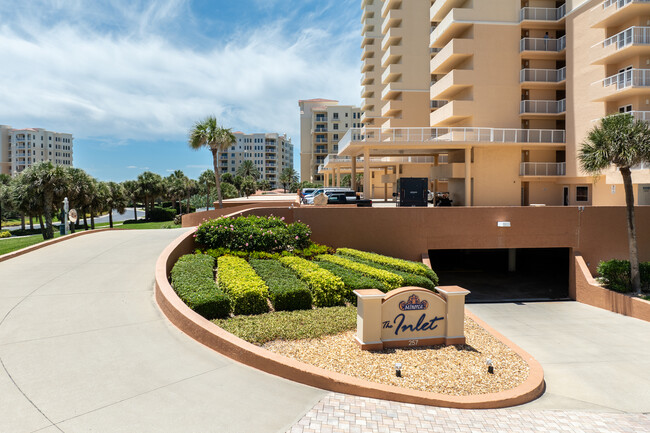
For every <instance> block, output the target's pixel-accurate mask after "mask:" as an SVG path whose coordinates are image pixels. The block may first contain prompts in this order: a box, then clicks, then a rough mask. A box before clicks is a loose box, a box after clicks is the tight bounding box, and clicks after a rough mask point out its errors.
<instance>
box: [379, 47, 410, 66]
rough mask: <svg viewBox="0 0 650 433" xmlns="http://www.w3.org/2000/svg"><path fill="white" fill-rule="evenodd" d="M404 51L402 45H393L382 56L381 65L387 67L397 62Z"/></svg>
mask: <svg viewBox="0 0 650 433" xmlns="http://www.w3.org/2000/svg"><path fill="white" fill-rule="evenodd" d="M403 52H404V47H403V46H402V45H391V46H390V47H388V49H387V50H386V52H385V53H384V55H383V56H382V58H381V66H382V67H383V68H385V67H387V66H388V65H390V64H392V63H397V62H398V61H399V60H400V58H401V57H402V53H403Z"/></svg>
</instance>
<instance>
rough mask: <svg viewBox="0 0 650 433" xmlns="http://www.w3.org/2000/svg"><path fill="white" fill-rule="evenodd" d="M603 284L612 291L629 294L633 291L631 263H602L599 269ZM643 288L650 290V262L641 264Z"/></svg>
mask: <svg viewBox="0 0 650 433" xmlns="http://www.w3.org/2000/svg"><path fill="white" fill-rule="evenodd" d="M597 271H598V274H600V276H601V278H600V280H601V282H602V283H603V284H604V285H605V287H607V288H608V289H610V290H614V291H616V292H621V293H628V292H630V291H631V290H632V281H631V273H630V262H629V261H628V260H616V259H613V260H608V261H606V262H600V263H599V264H598V268H597ZM639 273H640V274H641V287H642V288H645V289H646V290H647V289H648V288H650V262H641V263H639Z"/></svg>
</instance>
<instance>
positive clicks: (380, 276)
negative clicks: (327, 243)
mask: <svg viewBox="0 0 650 433" xmlns="http://www.w3.org/2000/svg"><path fill="white" fill-rule="evenodd" d="M316 260H322V261H325V262H330V263H334V264H337V265H339V266H343V267H344V268H348V269H352V270H354V271H359V272H361V273H363V274H366V275H368V276H370V277H372V278H375V279H377V280H379V281H381V282H383V283H385V284H386V285H388V286H389V287H390V288H391V289H396V288H398V287H402V286H403V285H404V278H402V277H400V276H399V275H397V274H394V273H392V272H389V271H385V270H383V269H378V268H373V267H372V266H369V265H366V264H363V263H358V262H353V261H352V260H348V259H346V258H345V257H341V256H333V255H330V254H323V255H320V256H316Z"/></svg>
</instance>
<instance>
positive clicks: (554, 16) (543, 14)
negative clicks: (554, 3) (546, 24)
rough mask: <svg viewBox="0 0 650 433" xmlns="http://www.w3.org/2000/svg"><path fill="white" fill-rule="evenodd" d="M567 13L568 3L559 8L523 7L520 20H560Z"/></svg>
mask: <svg viewBox="0 0 650 433" xmlns="http://www.w3.org/2000/svg"><path fill="white" fill-rule="evenodd" d="M564 15H566V5H562V6H560V7H559V8H530V7H525V8H521V12H520V13H519V21H524V20H531V21H558V20H561V19H562V18H564Z"/></svg>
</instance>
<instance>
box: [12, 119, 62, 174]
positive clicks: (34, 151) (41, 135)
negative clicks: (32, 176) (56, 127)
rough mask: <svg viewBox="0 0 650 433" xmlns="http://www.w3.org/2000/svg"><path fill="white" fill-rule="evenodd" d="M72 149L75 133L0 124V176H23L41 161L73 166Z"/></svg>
mask: <svg viewBox="0 0 650 433" xmlns="http://www.w3.org/2000/svg"><path fill="white" fill-rule="evenodd" d="M72 148H73V138H72V134H68V133H64V132H53V131H47V130H45V129H42V128H26V129H15V128H12V127H11V126H8V125H0V173H4V174H11V175H13V174H16V173H20V172H22V171H23V170H25V169H26V168H27V167H30V166H31V165H33V164H35V163H37V162H41V161H51V162H52V163H53V164H56V165H65V166H72V162H73V158H72Z"/></svg>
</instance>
